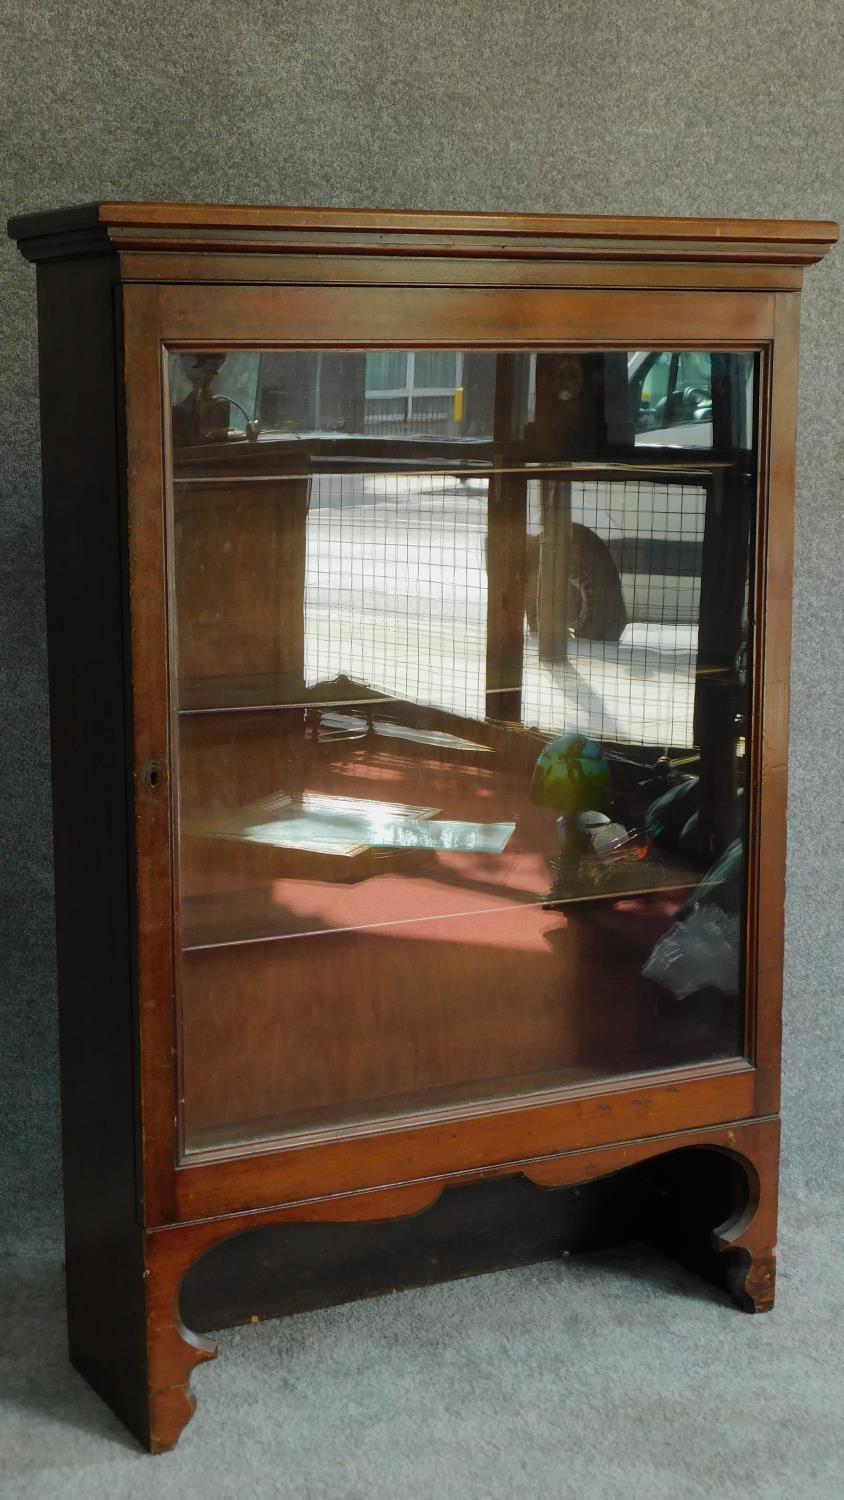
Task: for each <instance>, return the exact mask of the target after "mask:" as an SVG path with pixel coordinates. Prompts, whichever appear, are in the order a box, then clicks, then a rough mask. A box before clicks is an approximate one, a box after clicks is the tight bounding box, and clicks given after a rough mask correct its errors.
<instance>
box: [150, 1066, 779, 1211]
mask: <svg viewBox="0 0 844 1500" xmlns="http://www.w3.org/2000/svg"><path fill="white" fill-rule="evenodd" d="M755 1113H756V1074H755V1070H754V1069H752V1068H751V1067H750V1066H749V1065H748V1064H747V1063H742V1062H741V1061H740V1060H738V1059H737V1060H736V1061H735V1062H734V1063H733V1064H722V1065H721V1066H720V1067H719V1065H718V1064H713V1065H712V1066H711V1067H710V1068H708V1069H691V1068H690V1069H688V1070H684V1071H678V1072H676V1073H672V1074H664V1075H660V1074H651V1075H649V1076H647V1077H642V1078H635V1079H619V1080H616V1081H615V1082H608V1081H606V1080H603V1081H600V1082H598V1083H594V1084H590V1085H588V1086H583V1087H581V1088H578V1089H570V1090H561V1091H560V1092H559V1093H558V1094H557V1095H556V1096H554V1095H552V1096H551V1097H550V1099H549V1098H547V1097H546V1098H545V1099H544V1100H542V1099H537V1098H536V1097H530V1096H529V1097H528V1098H526V1099H523V1100H504V1101H497V1102H496V1103H495V1104H494V1105H492V1106H489V1107H487V1108H486V1109H482V1108H481V1107H478V1106H475V1107H474V1108H471V1107H467V1108H465V1109H463V1110H462V1111H459V1112H458V1111H454V1112H453V1113H452V1114H449V1113H448V1112H447V1111H442V1110H440V1111H436V1112H434V1111H432V1112H431V1113H430V1114H428V1115H427V1116H426V1115H416V1116H411V1117H408V1118H407V1119H405V1120H398V1121H397V1120H390V1121H386V1122H385V1121H379V1122H377V1123H376V1124H373V1125H370V1126H368V1127H365V1128H363V1129H358V1130H354V1129H350V1130H348V1131H346V1132H344V1133H342V1134H341V1133H340V1132H338V1131H334V1132H333V1133H331V1134H329V1133H327V1132H326V1133H324V1134H321V1135H318V1134H316V1133H315V1134H314V1135H312V1136H311V1137H310V1138H309V1139H303V1138H301V1137H298V1138H296V1137H294V1138H291V1139H290V1141H289V1142H288V1143H285V1142H283V1141H281V1142H278V1141H277V1142H274V1143H273V1149H271V1150H269V1151H267V1150H266V1149H263V1150H261V1151H258V1152H255V1153H253V1154H251V1155H250V1154H245V1153H243V1152H239V1153H237V1154H234V1153H232V1154H231V1155H230V1156H229V1157H228V1159H217V1160H211V1161H209V1162H207V1163H206V1162H197V1163H196V1164H195V1165H194V1164H189V1163H188V1162H186V1163H183V1164H182V1166H180V1168H179V1169H178V1171H177V1172H176V1174H175V1177H176V1184H175V1194H176V1201H177V1217H178V1218H179V1219H180V1220H182V1221H185V1220H189V1219H197V1218H208V1217H213V1216H215V1215H217V1214H227V1213H239V1212H242V1211H243V1210H245V1209H247V1208H253V1209H255V1208H265V1207H267V1208H268V1207H272V1206H273V1205H276V1204H282V1203H285V1202H292V1201H295V1200H296V1199H299V1198H303V1197H309V1196H310V1195H311V1193H312V1189H313V1184H314V1183H319V1184H320V1189H321V1191H323V1192H326V1193H332V1194H333V1193H345V1192H358V1191H361V1190H367V1191H369V1190H372V1189H375V1188H378V1187H383V1186H386V1185H389V1184H391V1183H397V1182H408V1181H411V1180H426V1179H430V1178H433V1177H436V1178H443V1177H446V1176H449V1175H450V1174H451V1173H453V1172H462V1171H465V1170H467V1169H468V1168H469V1167H494V1166H498V1165H501V1164H502V1163H504V1162H507V1161H512V1160H514V1159H516V1158H524V1159H527V1158H528V1157H532V1156H546V1155H553V1154H554V1153H555V1152H558V1151H559V1150H560V1149H561V1147H563V1145H565V1148H566V1149H570V1150H574V1149H580V1148H582V1147H585V1146H588V1145H598V1144H600V1145H608V1144H611V1143H612V1142H618V1141H623V1140H626V1139H628V1138H630V1137H631V1136H635V1137H642V1138H645V1137H649V1136H651V1135H663V1134H665V1133H666V1132H669V1131H672V1130H676V1129H679V1128H681V1127H684V1126H685V1127H688V1128H692V1127H703V1126H710V1125H717V1124H719V1123H720V1122H721V1121H723V1120H737V1119H749V1118H751V1117H752V1116H753V1115H754V1114H755ZM163 1222H166V1221H165V1220H155V1219H153V1218H151V1217H150V1216H149V1215H148V1216H147V1223H148V1224H150V1225H152V1224H155V1223H159V1224H160V1223H163Z"/></svg>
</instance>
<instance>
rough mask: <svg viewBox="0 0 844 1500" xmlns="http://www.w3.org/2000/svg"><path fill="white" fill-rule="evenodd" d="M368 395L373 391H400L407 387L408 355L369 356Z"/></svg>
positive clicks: (367, 369) (367, 364)
mask: <svg viewBox="0 0 844 1500" xmlns="http://www.w3.org/2000/svg"><path fill="white" fill-rule="evenodd" d="M365 359H366V394H367V395H369V394H370V392H371V391H398V390H404V389H405V387H406V386H407V355H406V354H367V355H365Z"/></svg>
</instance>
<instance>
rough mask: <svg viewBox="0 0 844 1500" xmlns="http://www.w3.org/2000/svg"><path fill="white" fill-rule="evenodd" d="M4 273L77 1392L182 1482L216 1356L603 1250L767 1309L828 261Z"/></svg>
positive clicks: (424, 231) (279, 262)
mask: <svg viewBox="0 0 844 1500" xmlns="http://www.w3.org/2000/svg"><path fill="white" fill-rule="evenodd" d="M10 233H11V234H12V236H13V237H14V238H15V239H16V240H17V241H18V242H19V245H20V248H21V250H22V252H23V254H24V255H25V256H26V257H27V258H28V259H30V260H32V261H34V262H36V264H37V274H38V317H39V339H40V390H41V424H42V433H43V486H44V511H45V547H46V575H47V609H48V630H49V664H50V700H51V722H52V774H53V789H54V821H55V864H56V915H57V929H58V962H59V992H60V1018H61V1019H60V1034H61V1067H62V1111H63V1134H64V1168H65V1209H66V1225H67V1291H68V1318H69V1330H70V1347H71V1356H72V1359H73V1361H74V1363H75V1365H76V1366H77V1368H78V1369H79V1370H81V1371H82V1372H83V1374H84V1375H85V1376H86V1377H87V1379H88V1380H89V1381H90V1383H91V1384H92V1385H93V1386H94V1387H95V1389H96V1390H97V1391H99V1392H100V1393H101V1395H102V1396H103V1397H104V1398H105V1400H106V1401H107V1402H108V1403H109V1404H110V1405H111V1406H112V1407H113V1408H114V1410H115V1411H116V1412H117V1413H118V1414H119V1415H120V1416H121V1417H122V1418H123V1419H124V1421H125V1422H126V1423H127V1424H128V1426H129V1427H130V1428H131V1429H132V1430H133V1431H134V1432H135V1433H136V1434H137V1435H138V1437H139V1438H140V1439H141V1441H142V1442H143V1443H145V1444H147V1445H148V1446H149V1447H150V1448H151V1449H152V1450H153V1451H161V1450H163V1449H167V1448H170V1447H172V1446H173V1444H174V1443H175V1442H176V1440H177V1438H178V1436H179V1433H180V1432H181V1429H182V1428H183V1426H184V1424H185V1423H186V1422H187V1420H188V1418H189V1417H190V1415H191V1412H192V1410H193V1398H192V1396H191V1394H190V1391H189V1377H190V1374H191V1371H192V1369H193V1367H194V1366H195V1365H196V1364H197V1363H198V1362H199V1361H201V1360H206V1359H208V1358H210V1357H211V1355H212V1354H213V1353H214V1352H215V1350H214V1345H213V1343H212V1342H211V1341H210V1340H209V1339H208V1338H207V1337H205V1336H204V1333H200V1332H197V1330H206V1331H207V1329H208V1328H211V1327H221V1326H224V1325H225V1324H226V1323H230V1322H233V1321H237V1320H238V1319H243V1320H246V1319H248V1318H249V1317H252V1318H253V1319H255V1318H258V1317H263V1316H266V1315H268V1314H269V1313H272V1312H277V1311H289V1310H291V1309H293V1308H302V1307H307V1306H311V1305H316V1304H317V1303H319V1302H328V1301H331V1300H336V1299H337V1298H339V1297H343V1296H351V1295H359V1294H362V1293H365V1292H373V1291H378V1290H384V1289H386V1288H388V1287H393V1286H398V1285H406V1284H413V1283H417V1284H418V1283H420V1282H423V1281H426V1280H432V1279H436V1277H437V1276H440V1277H443V1276H449V1275H457V1274H464V1273H466V1272H467V1271H473V1270H474V1271H476V1270H480V1269H487V1268H490V1267H492V1266H503V1265H508V1264H516V1263H518V1262H519V1260H525V1259H529V1258H531V1256H533V1257H537V1256H539V1255H540V1254H546V1255H549V1254H560V1255H561V1256H562V1255H563V1254H564V1253H565V1252H566V1251H571V1250H572V1249H577V1248H582V1247H583V1246H588V1245H593V1244H600V1243H608V1242H612V1241H618V1240H619V1239H624V1238H645V1239H651V1240H654V1241H655V1242H656V1243H657V1244H661V1245H662V1246H663V1247H665V1248H667V1249H670V1250H673V1251H674V1252H675V1253H676V1254H677V1255H679V1256H680V1257H681V1258H682V1259H685V1260H686V1261H688V1263H689V1264H692V1265H696V1266H697V1267H698V1268H699V1269H700V1270H703V1271H704V1272H705V1273H706V1274H707V1275H709V1276H710V1277H712V1278H713V1279H715V1280H719V1279H720V1280H722V1281H723V1282H724V1283H725V1285H726V1286H727V1287H728V1289H729V1290H731V1291H732V1293H733V1294H734V1296H735V1297H736V1299H737V1300H738V1301H739V1303H740V1304H741V1305H743V1306H745V1307H747V1308H749V1309H755V1310H763V1309H765V1308H768V1307H770V1305H771V1303H772V1300H773V1291H774V1253H775V1237H776V1196H777V1165H778V1108H779V1044H780V998H781V974H782V950H783V884H784V870H785V832H786V760H787V755H786V748H787V746H786V737H787V707H788V674H789V639H790V589H791V536H792V502H793V484H794V454H795V422H796V394H797V340H798V307H799V295H800V284H801V279H802V274H803V267H804V266H805V265H807V264H809V263H811V262H814V261H817V260H819V259H820V258H821V256H822V255H823V254H824V253H825V251H826V250H827V249H828V247H829V245H830V244H831V243H832V242H833V241H834V239H835V237H836V229H835V226H834V225H831V224H827V223H802V222H801V223H796V222H794V223H792V222H768V221H737V220H723V221H710V220H682V219H612V218H552V217H519V216H508V215H486V214H481V215H463V214H426V213H393V212H384V213H377V212H361V211H357V210H345V211H340V210H319V209H289V208H279V209H273V208H237V207H230V206H227V207H216V208H207V207H198V206H196V205H186V206H173V205H162V204H142V203H141V204H138V203H102V204H99V205H93V206H87V207H81V208H76V209H69V210H64V211H61V212H56V213H45V214H38V215H33V216H31V217H24V218H18V219H15V220H13V221H12V223H11V225H10ZM256 1247H257V1250H256ZM326 1267H327V1271H326V1269H325V1268H326ZM320 1268H322V1270H321V1269H320ZM320 1278H321V1279H320ZM183 1319H184V1321H183ZM187 1323H191V1324H192V1325H193V1329H192V1331H191V1330H189V1328H188V1327H187V1326H186V1324H187ZM564 1340H565V1330H564V1329H562V1330H561V1349H562V1347H563V1345H564Z"/></svg>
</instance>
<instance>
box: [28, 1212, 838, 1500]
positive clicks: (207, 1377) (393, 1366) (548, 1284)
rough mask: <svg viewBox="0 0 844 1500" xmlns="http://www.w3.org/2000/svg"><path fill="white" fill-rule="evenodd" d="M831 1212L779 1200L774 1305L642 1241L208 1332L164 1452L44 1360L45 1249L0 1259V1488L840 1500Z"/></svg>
mask: <svg viewBox="0 0 844 1500" xmlns="http://www.w3.org/2000/svg"><path fill="white" fill-rule="evenodd" d="M842 1244H844V1212H842V1209H841V1205H840V1200H836V1201H833V1202H832V1203H830V1202H828V1201H825V1200H824V1198H823V1197H822V1196H821V1195H820V1194H818V1195H817V1196H815V1195H805V1194H802V1193H801V1192H800V1191H799V1190H795V1189H794V1188H793V1187H792V1188H791V1189H790V1190H789V1191H787V1192H786V1194H785V1200H784V1203H783V1222H782V1234H781V1241H780V1269H779V1287H778V1299H777V1306H776V1308H775V1310H774V1311H773V1312H772V1313H770V1314H767V1315H762V1316H757V1317H752V1316H748V1315H747V1314H742V1313H740V1312H738V1311H737V1310H735V1309H734V1308H733V1306H732V1305H731V1304H730V1303H728V1302H727V1301H726V1300H725V1299H724V1298H723V1297H722V1296H721V1295H720V1294H719V1293H716V1292H714V1291H712V1290H710V1289H709V1288H708V1287H706V1286H705V1285H704V1284H703V1283H701V1282H700V1281H698V1280H697V1278H695V1277H694V1276H692V1275H691V1274H689V1273H687V1272H685V1271H683V1270H681V1269H679V1268H678V1267H677V1266H675V1265H674V1264H673V1263H671V1262H669V1261H667V1260H664V1259H662V1258H660V1257H658V1256H656V1255H655V1254H654V1253H653V1252H651V1251H650V1250H646V1249H644V1248H641V1249H640V1248H638V1247H634V1248H632V1249H629V1250H624V1251H613V1252H612V1253H602V1254H600V1255H588V1256H582V1257H575V1258H573V1259H572V1260H570V1261H566V1262H560V1263H545V1264H543V1265H539V1266H532V1267H528V1268H527V1269H521V1270H517V1271H510V1272H506V1273H501V1274H496V1275H492V1276H483V1277H477V1278H474V1279H472V1280H468V1281H462V1282H456V1283H451V1284H450V1285H447V1286H441V1287H434V1288H428V1289H426V1290H424V1291H413V1292H405V1293H402V1294H401V1295H398V1296H393V1297H383V1298H378V1299H376V1300H372V1301H369V1302H359V1303H356V1304H352V1305H347V1306H345V1307H340V1308H333V1309H331V1310H329V1311H325V1312H317V1313H308V1314H303V1315H300V1316H296V1317H291V1318H287V1319H284V1320H282V1321H279V1322H275V1323H266V1324H263V1325H261V1326H257V1327H249V1328H244V1329H230V1330H228V1331H226V1332H224V1333H223V1334H222V1335H221V1357H220V1359H219V1360H218V1361H217V1362H216V1363H215V1364H211V1365H206V1366H204V1367H203V1368H201V1369H200V1370H199V1371H198V1372H197V1373H196V1375H195V1377H194V1390H195V1392H196V1394H197V1397H198V1410H197V1413H196V1416H195V1417H194V1419H193V1421H192V1422H191V1423H190V1425H189V1426H188V1427H187V1429H186V1430H185V1433H184V1434H183V1437H182V1439H181V1442H180V1444H179V1447H178V1448H177V1449H176V1450H175V1452H174V1453H172V1454H167V1455H163V1456H162V1457H159V1458H150V1457H149V1456H148V1455H146V1454H144V1453H142V1452H141V1451H140V1450H139V1449H138V1448H137V1446H136V1445H135V1443H134V1441H133V1440H132V1439H130V1438H129V1437H128V1436H127V1435H126V1434H125V1432H124V1431H123V1429H122V1428H121V1426H120V1424H119V1423H118V1422H117V1420H116V1419H115V1418H114V1417H112V1416H111V1414H110V1413H109V1412H108V1411H107V1409H106V1408H105V1407H104V1406H103V1405H102V1403H101V1402H100V1401H99V1400H98V1398H97V1397H96V1396H95V1395H94V1394H93V1392H91V1391H90V1390H89V1389H88V1387H87V1385H86V1384H85V1382H84V1381H83V1380H82V1379H81V1378H80V1377H79V1376H78V1375H76V1374H75V1372H74V1371H73V1370H72V1369H71V1368H70V1366H69V1364H68V1363H67V1358H66V1354H65V1345H64V1339H65V1329H64V1319H63V1302H62V1297H63V1287H62V1272H61V1266H60V1258H59V1256H58V1254H57V1252H56V1249H55V1247H54V1245H52V1244H45V1245H44V1247H43V1249H42V1251H41V1253H40V1254H39V1253H37V1252H36V1253H33V1252H32V1251H31V1249H30V1250H29V1251H28V1253H26V1254H23V1253H20V1254H14V1253H11V1254H8V1255H7V1256H6V1257H5V1258H4V1260H3V1263H2V1267H1V1268H0V1286H1V1287H2V1296H3V1306H2V1309H0V1315H2V1327H3V1330H4V1337H3V1340H2V1349H0V1398H1V1399H2V1407H1V1408H0V1411H1V1412H2V1415H0V1495H2V1496H3V1500H23V1497H24V1496H25V1497H27V1500H48V1497H49V1500H53V1497H56V1500H58V1497H62V1500H64V1497H68V1500H69V1497H77V1496H79V1497H82V1496H85V1497H90V1500H141V1497H143V1500H146V1497H153V1500H158V1497H160V1500H169V1497H171V1496H172V1497H177V1496H178V1497H179V1500H185V1497H188V1500H192V1497H193V1496H200V1495H201V1496H202V1497H203V1500H218V1497H219V1500H229V1497H232V1500H234V1497H238V1500H239V1497H262V1500H263V1497H267V1500H271V1497H283V1500H287V1497H291V1500H292V1497H296V1500H323V1497H325V1500H328V1497H338V1500H415V1497H437V1500H458V1497H459V1500H513V1497H525V1500H569V1497H572V1500H596V1497H597V1500H603V1497H613V1500H614V1497H617V1496H618V1497H624V1500H639V1497H642V1500H644V1497H646V1496H647V1497H648V1500H663V1497H664V1500H680V1497H682V1500H699V1497H700V1500H703V1497H706V1500H710V1497H715V1496H730V1497H739V1500H757V1497H758V1500H780V1497H785V1496H788V1497H794V1496H799V1497H800V1500H840V1497H842V1496H844V1354H843V1353H842V1350H844V1317H842V1314H844V1290H843V1288H844V1281H842V1274H841V1270H842V1268H841V1246H842Z"/></svg>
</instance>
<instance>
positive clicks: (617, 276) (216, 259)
mask: <svg viewBox="0 0 844 1500" xmlns="http://www.w3.org/2000/svg"><path fill="white" fill-rule="evenodd" d="M120 264H121V274H122V277H123V280H124V281H159V282H171V283H172V282H174V281H177V282H181V283H184V282H193V283H202V282H211V283H217V284H218V285H221V286H222V285H225V283H226V282H234V283H238V282H245V283H253V284H260V285H267V286H273V285H289V286H454V285H455V284H457V283H458V282H459V284H460V285H461V286H523V287H531V286H536V287H539V286H550V287H576V286H582V287H590V286H591V287H602V286H606V287H613V286H616V287H625V288H627V289H629V290H646V289H648V288H653V287H698V288H701V287H706V288H707V289H708V290H710V291H751V290H752V291H790V290H794V289H797V288H799V287H800V285H801V283H802V280H803V272H802V269H801V268H800V267H799V266H793V265H788V264H783V263H780V262H771V263H763V264H757V263H755V262H754V263H748V262H733V261H719V262H718V263H717V264H716V263H713V264H711V265H707V264H704V263H703V262H701V261H686V262H680V263H677V262H674V261H647V262H644V261H637V260H627V261H621V260H614V259H608V260H588V261H587V260H583V261H581V260H563V259H557V260H544V259H542V258H541V257H534V258H531V259H515V258H509V259H503V258H501V257H497V258H493V257H489V258H486V259H484V258H482V257H480V256H475V257H474V258H473V259H471V260H460V259H458V258H457V257H455V256H449V255H446V254H442V255H440V254H437V255H427V256H425V257H421V256H415V255H412V254H407V255H403V256H395V255H394V256H389V255H384V254H370V255H366V256H360V255H355V254H345V253H342V252H339V251H338V252H336V253H335V254H333V255H331V256H326V255H320V254H315V255H306V254H299V253H298V252H295V253H294V252H292V251H291V252H290V253H288V254H284V255H279V254H261V252H260V251H253V252H251V253H248V252H241V251H237V252H235V251H231V250H229V251H220V252H218V251H214V250H199V251H191V250H183V251H181V252H180V253H179V255H178V256H176V257H174V256H173V255H172V254H171V253H170V252H169V251H167V250H154V249H153V250H143V249H138V250H122V251H121V254H120Z"/></svg>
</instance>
